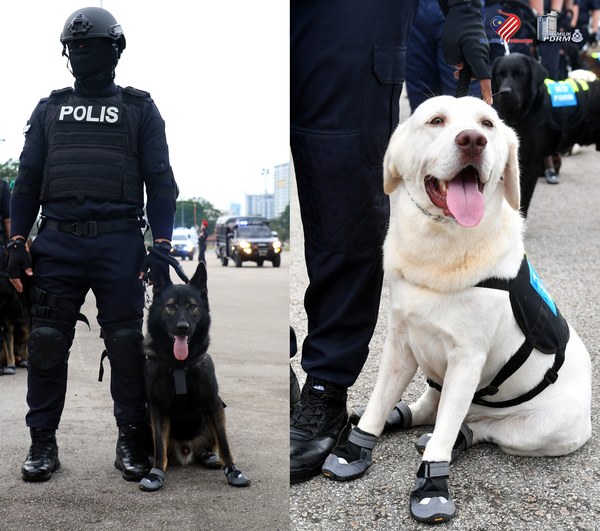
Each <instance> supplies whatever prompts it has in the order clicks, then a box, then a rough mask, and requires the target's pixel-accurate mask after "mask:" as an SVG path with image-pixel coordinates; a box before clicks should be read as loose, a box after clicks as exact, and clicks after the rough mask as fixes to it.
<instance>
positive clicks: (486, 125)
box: [481, 120, 494, 129]
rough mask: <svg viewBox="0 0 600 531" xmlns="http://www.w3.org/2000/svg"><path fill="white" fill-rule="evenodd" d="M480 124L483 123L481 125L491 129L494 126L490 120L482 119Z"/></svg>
mask: <svg viewBox="0 0 600 531" xmlns="http://www.w3.org/2000/svg"><path fill="white" fill-rule="evenodd" d="M481 125H483V127H488V128H489V129H491V128H492V127H494V122H492V121H491V120H482V122H481Z"/></svg>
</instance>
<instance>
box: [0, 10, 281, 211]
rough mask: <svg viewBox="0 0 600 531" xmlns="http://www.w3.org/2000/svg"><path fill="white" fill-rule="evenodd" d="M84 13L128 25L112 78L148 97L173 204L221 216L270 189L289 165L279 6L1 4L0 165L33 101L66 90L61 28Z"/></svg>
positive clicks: (19, 140)
mask: <svg viewBox="0 0 600 531" xmlns="http://www.w3.org/2000/svg"><path fill="white" fill-rule="evenodd" d="M88 6H96V7H104V8H105V9H107V10H108V11H110V12H111V13H112V14H113V16H114V17H115V18H116V19H117V22H118V23H119V24H121V26H122V28H123V31H124V33H125V38H126V41H127V47H126V49H125V51H124V52H123V55H122V56H121V59H120V61H119V64H118V66H117V69H116V78H115V81H116V83H117V84H118V85H120V86H122V87H126V86H133V87H136V88H139V89H142V90H146V91H148V92H150V94H151V95H152V98H153V99H154V101H155V103H156V105H157V107H158V109H159V111H160V113H161V115H162V117H163V119H164V120H165V123H166V134H167V143H168V145H169V153H170V159H171V166H172V167H173V171H174V174H175V179H176V180H177V184H178V185H179V188H180V199H189V198H192V197H202V198H204V199H206V200H208V201H210V202H211V203H212V204H213V205H214V206H215V207H216V208H218V209H220V210H227V209H229V206H230V204H231V203H239V204H241V205H242V212H243V209H244V196H245V194H262V193H265V191H267V192H269V193H272V192H273V167H274V166H276V165H278V164H282V163H286V162H289V160H290V151H289V3H288V2H286V1H285V0H253V1H248V0H229V1H224V2H194V1H192V0H169V1H159V0H103V1H99V0H76V1H73V0H3V1H2V2H0V21H2V30H1V31H0V58H1V59H0V68H1V70H0V71H1V75H0V79H1V81H0V163H3V162H6V161H7V160H8V159H11V158H12V159H13V160H18V158H19V154H20V153H21V149H22V147H23V141H24V137H23V127H24V126H25V124H26V122H27V120H28V119H29V117H30V116H31V113H32V111H33V109H34V108H35V106H36V104H37V102H38V101H39V99H40V98H43V97H46V96H48V95H49V94H50V92H51V91H52V90H54V89H59V88H63V87H67V86H72V84H73V81H74V79H73V77H72V75H71V73H70V72H69V71H68V70H67V68H66V58H64V57H62V56H61V53H62V45H61V43H60V33H61V31H62V29H63V25H64V23H65V21H66V20H67V18H68V17H69V15H71V14H72V13H73V12H74V11H76V10H77V9H80V8H82V7H88ZM265 170H268V176H267V177H265V175H266V174H267V172H266V171H265Z"/></svg>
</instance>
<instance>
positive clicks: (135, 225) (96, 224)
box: [43, 218, 146, 238]
mask: <svg viewBox="0 0 600 531" xmlns="http://www.w3.org/2000/svg"><path fill="white" fill-rule="evenodd" d="M145 226H146V222H145V221H144V220H143V219H131V218H129V219H128V218H124V219H114V220H106V221H57V220H55V219H48V218H46V219H45V220H44V221H43V228H48V229H52V230H59V231H61V232H67V233H69V234H74V235H75V236H84V237H87V238H95V237H96V236H98V235H99V234H108V233H110V232H122V231H127V230H134V229H143V228H144V227H145Z"/></svg>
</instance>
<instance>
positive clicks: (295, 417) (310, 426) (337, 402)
mask: <svg viewBox="0 0 600 531" xmlns="http://www.w3.org/2000/svg"><path fill="white" fill-rule="evenodd" d="M346 395H347V393H346V389H340V388H337V387H334V386H333V385H331V384H330V383H327V382H324V381H323V380H317V379H315V378H312V377H311V376H308V377H307V378H306V383H305V384H304V388H303V389H302V395H301V397H300V401H299V402H298V403H297V404H295V405H294V407H293V408H292V412H291V418H290V483H292V484H293V483H301V482H302V481H307V480H309V479H310V478H312V477H314V476H316V475H318V474H320V473H321V467H322V466H323V463H324V462H325V459H326V458H327V456H328V455H329V454H330V452H331V450H332V449H333V447H334V446H335V445H336V443H337V441H338V438H339V436H340V433H341V431H342V429H343V428H344V426H346V424H347V422H348V413H347V411H346Z"/></svg>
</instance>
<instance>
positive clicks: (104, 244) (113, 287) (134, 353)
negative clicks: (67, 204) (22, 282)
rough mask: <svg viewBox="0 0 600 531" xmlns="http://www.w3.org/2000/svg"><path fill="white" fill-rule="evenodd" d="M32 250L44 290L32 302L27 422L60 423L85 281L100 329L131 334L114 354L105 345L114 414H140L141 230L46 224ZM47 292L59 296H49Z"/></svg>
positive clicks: (131, 418) (129, 417)
mask: <svg viewBox="0 0 600 531" xmlns="http://www.w3.org/2000/svg"><path fill="white" fill-rule="evenodd" d="M31 256H32V260H33V271H34V277H33V282H34V285H35V286H36V287H37V288H39V289H40V290H43V291H44V292H45V293H47V294H49V297H46V300H44V301H42V302H41V304H40V303H38V304H36V303H35V302H34V304H33V307H32V331H31V335H32V339H30V344H29V348H30V366H29V371H28V381H27V383H28V390H27V403H28V405H29V412H28V413H27V416H26V421H27V425H28V426H29V427H33V428H54V429H56V428H57V427H58V424H59V421H60V417H61V414H62V411H63V407H64V403H65V393H66V389H67V371H68V363H67V360H68V350H69V348H70V346H71V343H72V340H73V337H74V333H75V323H76V319H77V313H78V312H79V309H80V307H81V305H82V304H83V302H84V300H85V297H86V294H87V293H88V291H89V290H90V289H91V290H92V292H93V293H94V296H95V298H96V306H97V309H98V315H97V319H98V324H99V325H100V327H101V328H102V336H103V337H104V338H107V337H111V334H115V333H117V336H119V334H122V333H123V332H122V331H123V330H126V331H128V332H126V333H125V335H126V336H130V337H133V338H134V339H133V341H132V342H131V348H128V349H117V350H118V351H119V356H112V357H111V353H110V349H109V357H111V393H112V397H113V400H114V414H115V417H116V419H117V421H118V422H127V423H138V422H142V421H143V420H144V419H145V402H146V397H145V388H144V381H143V373H142V366H143V356H142V352H141V344H140V343H139V342H138V341H137V338H140V339H141V331H142V319H143V304H144V290H143V285H142V283H141V281H140V280H138V275H139V270H140V264H141V262H142V260H143V258H144V256H145V250H144V242H143V236H142V234H141V232H140V231H139V230H129V231H123V232H114V233H110V234H102V235H99V236H97V237H94V238H90V237H79V236H75V235H73V234H68V233H64V232H60V231H58V230H52V229H48V228H46V229H44V230H43V231H42V232H40V234H39V236H38V237H37V238H36V239H35V241H34V242H33V245H32V248H31ZM51 296H54V297H57V298H58V300H59V301H60V302H56V303H52V300H51V299H52V297H51ZM65 301H67V302H66V304H65ZM69 302H70V303H72V305H73V308H74V309H75V310H74V311H72V312H71V311H68V310H65V306H68V305H69V304H68V303H69ZM87 317H92V316H87ZM80 326H82V325H80ZM83 326H85V325H83ZM35 342H37V343H35ZM65 342H66V344H65ZM65 348H66V351H65ZM100 354H101V351H100V350H99V351H98V352H85V353H83V355H85V356H92V359H97V360H99V359H100ZM78 355H79V353H78ZM61 357H62V358H63V359H61ZM117 358H118V359H117ZM90 381H91V382H93V379H90ZM91 385H93V383H92V384H91ZM98 385H100V384H98Z"/></svg>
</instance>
